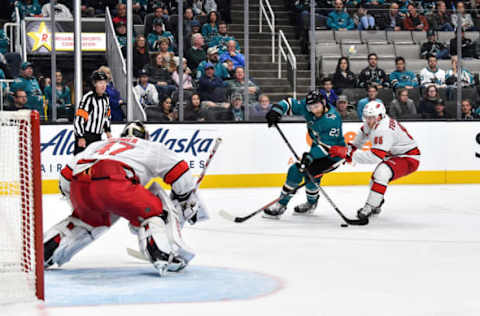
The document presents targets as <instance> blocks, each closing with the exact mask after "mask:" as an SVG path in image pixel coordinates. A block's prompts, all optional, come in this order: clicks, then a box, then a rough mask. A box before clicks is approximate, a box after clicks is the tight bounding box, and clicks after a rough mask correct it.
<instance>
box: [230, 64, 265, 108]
mask: <svg viewBox="0 0 480 316" xmlns="http://www.w3.org/2000/svg"><path fill="white" fill-rule="evenodd" d="M227 83H228V89H227V95H228V96H233V95H234V94H237V93H238V94H241V95H243V92H244V90H245V71H244V70H243V67H237V68H235V75H234V79H233V80H229V81H228V82H227ZM248 94H249V98H248V102H245V103H246V104H248V105H252V104H254V103H255V102H256V101H257V100H258V96H259V95H260V87H258V86H257V85H256V84H255V83H253V81H252V80H248Z"/></svg>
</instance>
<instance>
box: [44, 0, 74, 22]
mask: <svg viewBox="0 0 480 316" xmlns="http://www.w3.org/2000/svg"><path fill="white" fill-rule="evenodd" d="M53 3H54V7H53V11H54V12H55V17H56V18H67V19H69V18H72V17H73V16H72V12H70V10H69V9H68V7H67V6H66V5H64V4H61V3H57V0H54V2H53ZM51 11H52V8H51V5H50V2H47V3H45V4H44V5H43V7H42V15H43V16H44V17H49V16H50V12H51Z"/></svg>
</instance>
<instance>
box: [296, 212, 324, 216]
mask: <svg viewBox="0 0 480 316" xmlns="http://www.w3.org/2000/svg"><path fill="white" fill-rule="evenodd" d="M292 215H293V216H301V217H318V215H317V214H315V212H305V213H298V212H293V213H292Z"/></svg>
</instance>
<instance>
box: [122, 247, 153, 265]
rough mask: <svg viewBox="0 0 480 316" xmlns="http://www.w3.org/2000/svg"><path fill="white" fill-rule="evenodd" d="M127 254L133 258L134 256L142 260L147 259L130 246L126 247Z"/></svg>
mask: <svg viewBox="0 0 480 316" xmlns="http://www.w3.org/2000/svg"><path fill="white" fill-rule="evenodd" d="M127 254H128V255H129V256H131V257H133V258H136V259H138V260H143V261H149V262H150V260H148V258H147V257H145V256H144V255H143V253H141V252H140V251H137V250H135V249H132V248H127Z"/></svg>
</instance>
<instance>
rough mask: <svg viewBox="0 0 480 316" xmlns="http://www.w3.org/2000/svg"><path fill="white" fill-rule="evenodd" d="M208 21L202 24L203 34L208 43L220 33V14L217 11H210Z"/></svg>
mask: <svg viewBox="0 0 480 316" xmlns="http://www.w3.org/2000/svg"><path fill="white" fill-rule="evenodd" d="M207 21H208V22H207V23H205V24H204V25H203V26H202V35H203V37H204V38H205V41H206V42H207V43H210V42H211V41H212V40H213V38H214V37H215V36H217V35H218V25H217V21H218V14H217V12H216V11H211V12H210V13H208V19H207Z"/></svg>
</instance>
